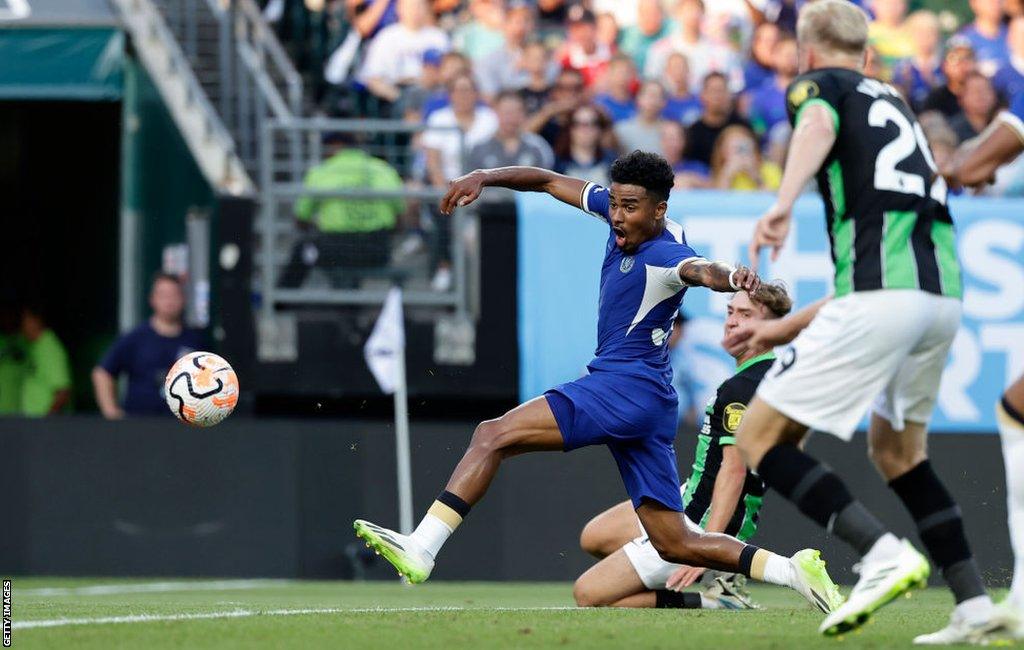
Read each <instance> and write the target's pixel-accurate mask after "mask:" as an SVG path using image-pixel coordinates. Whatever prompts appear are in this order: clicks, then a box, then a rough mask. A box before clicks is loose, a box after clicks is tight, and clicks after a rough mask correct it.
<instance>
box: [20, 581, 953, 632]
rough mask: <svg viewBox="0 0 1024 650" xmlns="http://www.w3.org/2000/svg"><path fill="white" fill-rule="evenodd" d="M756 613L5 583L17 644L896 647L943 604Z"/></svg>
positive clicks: (776, 595)
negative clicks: (853, 629) (863, 613)
mask: <svg viewBox="0 0 1024 650" xmlns="http://www.w3.org/2000/svg"><path fill="white" fill-rule="evenodd" d="M753 593H754V597H755V598H756V600H757V601H758V602H760V603H761V604H762V605H764V606H765V609H763V610H761V611H755V612H719V611H709V612H702V611H682V610H624V609H603V610H594V609H590V610H582V609H573V608H572V607H571V606H572V605H573V602H572V586H571V585H570V584H567V583H451V582H434V583H427V584H424V585H418V586H414V587H410V586H406V585H402V584H399V583H397V582H395V583H382V582H364V583H352V582H306V581H208V580H204V581H181V580H173V581H172V580H166V581H164V580H109V579H108V580H103V579H92V580H85V579H72V578H64V579H58V578H45V579H44V578H17V577H15V578H13V614H14V630H13V642H14V643H13V647H14V648H76V649H78V648H104V649H105V648H143V649H145V650H160V649H161V648H303V649H305V648H320V647H331V648H358V649H360V650H366V649H372V648H384V649H386V650H414V649H418V648H439V649H443V650H453V649H456V648H488V649H490V648H548V647H552V648H586V649H590V648H626V647H629V648H664V649H666V650H668V649H670V648H671V649H675V648H702V649H725V648H744V649H746V648H787V649H789V648H812V647H822V648H836V649H841V650H847V649H849V648H892V647H909V645H910V642H911V639H912V638H913V637H914V635H916V634H920V633H922V632H932V631H934V630H936V629H938V628H940V627H942V626H943V625H945V623H946V621H947V618H948V616H949V613H950V610H951V607H952V598H951V597H950V596H949V594H948V592H946V591H944V590H941V589H929V590H926V591H922V592H917V593H915V594H914V595H913V597H912V598H909V599H903V600H900V601H899V602H897V603H894V604H893V605H891V606H889V607H887V608H886V609H884V610H882V611H881V612H879V614H878V615H877V616H876V617H875V619H874V620H873V621H872V622H871V623H870V624H869V625H867V626H866V627H865V628H864V629H863V630H862V631H860V632H857V633H854V634H850V635H847V636H846V637H844V638H841V639H839V640H835V639H826V638H823V637H820V636H819V635H818V634H817V632H816V630H817V625H818V623H819V622H820V620H821V615H820V614H818V613H817V612H816V611H814V610H812V609H811V608H810V607H809V606H807V605H806V604H804V602H803V600H802V599H800V598H799V597H798V596H796V595H794V594H792V593H791V592H787V591H786V590H783V589H779V588H775V587H766V586H757V587H755V588H754V589H753Z"/></svg>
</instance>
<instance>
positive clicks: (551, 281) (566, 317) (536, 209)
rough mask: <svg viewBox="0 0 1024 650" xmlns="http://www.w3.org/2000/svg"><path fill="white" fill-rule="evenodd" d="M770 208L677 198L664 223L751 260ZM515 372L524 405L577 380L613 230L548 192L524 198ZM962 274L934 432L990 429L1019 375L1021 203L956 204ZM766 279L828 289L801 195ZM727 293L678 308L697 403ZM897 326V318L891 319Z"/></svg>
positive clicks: (813, 199) (1023, 306)
mask: <svg viewBox="0 0 1024 650" xmlns="http://www.w3.org/2000/svg"><path fill="white" fill-rule="evenodd" d="M772 200H773V197H772V195H768V194H758V193H747V194H743V193H720V192H686V193H682V192H676V193H675V194H674V196H673V198H672V200H671V201H670V202H669V216H670V218H672V219H674V220H676V221H678V222H680V223H681V224H683V227H684V228H685V230H686V237H687V240H688V241H689V244H690V245H691V246H692V247H693V248H694V249H695V250H697V252H698V253H700V254H702V255H704V256H705V257H708V258H713V259H719V260H725V261H728V262H733V263H740V262H742V263H749V260H747V253H746V247H747V243H748V241H749V237H750V234H751V232H752V231H753V227H754V222H755V221H756V219H757V217H758V216H759V215H760V214H761V212H762V211H763V210H764V209H765V208H767V207H768V206H769V205H770V204H771V202H772ZM517 201H518V206H517V207H518V212H519V217H518V233H519V234H518V237H519V242H518V245H519V246H518V249H519V357H520V365H519V368H520V370H519V376H520V397H521V398H522V399H523V400H526V399H529V398H532V397H535V396H537V395H540V394H542V393H543V392H544V391H545V390H546V389H547V388H549V387H551V386H553V385H555V384H558V383H561V382H564V381H569V380H572V379H574V378H576V377H579V376H580V375H582V374H583V373H584V372H586V364H587V363H588V362H589V361H590V359H591V358H592V356H593V352H594V347H595V342H596V332H597V297H598V282H599V279H600V269H601V260H602V256H603V252H604V244H605V242H606V241H607V236H608V229H607V226H605V225H603V224H602V223H601V222H600V221H598V220H597V219H594V218H593V217H591V216H588V215H586V214H585V213H583V212H581V211H579V210H576V209H574V208H571V207H569V206H567V205H564V204H561V203H559V202H558V201H556V200H555V199H552V198H551V197H549V196H547V195H544V194H526V193H523V194H519V195H518V197H517ZM950 205H951V209H952V211H953V215H954V220H955V223H956V227H957V240H958V247H959V251H960V261H961V264H962V266H963V275H964V320H963V325H962V326H961V329H960V332H959V334H958V335H957V339H956V341H955V342H954V344H953V348H952V350H951V352H950V357H949V362H948V365H947V367H946V372H945V374H944V375H943V381H942V389H941V391H940V394H939V399H938V405H937V408H936V411H935V417H934V419H933V422H932V428H933V429H934V430H936V431H985V430H991V431H995V418H994V414H993V410H992V409H993V405H994V404H995V402H996V400H997V399H998V398H999V395H1000V393H1001V392H1002V390H1003V388H1004V387H1005V386H1006V385H1007V384H1008V383H1009V382H1010V381H1011V380H1012V379H1014V378H1016V377H1017V376H1019V375H1020V374H1021V373H1022V372H1024V200H1012V199H980V198H962V197H958V198H953V199H951V204H950ZM764 263H765V266H763V267H762V269H761V273H762V275H763V276H764V277H766V278H771V279H781V280H783V281H784V282H786V284H787V285H788V286H789V288H790V290H791V291H792V292H793V295H794V298H795V300H796V305H797V306H798V307H799V306H803V305H806V304H808V303H810V302H813V301H814V300H816V299H818V298H820V297H822V296H824V295H826V294H827V293H828V292H830V291H831V285H832V262H831V258H830V257H829V251H828V241H827V238H826V236H825V228H824V212H823V207H822V203H821V199H820V198H819V197H818V196H817V195H816V194H814V195H806V196H804V197H801V199H800V200H799V201H798V203H797V206H796V209H795V211H794V223H793V229H792V232H791V234H790V239H789V242H788V243H787V246H786V248H785V250H784V252H783V254H782V255H781V256H780V258H779V260H778V261H777V262H776V263H774V264H772V263H771V262H770V261H768V260H767V256H765V260H764ZM727 300H728V294H715V293H712V292H710V291H707V290H704V289H692V290H690V291H689V292H688V293H687V294H686V299H685V300H684V302H683V311H684V312H685V313H686V315H687V316H688V317H689V318H690V319H691V320H690V321H689V322H688V323H687V326H686V329H685V332H684V345H686V350H685V352H686V357H687V360H688V361H687V365H688V367H689V368H690V369H691V370H690V373H691V375H692V378H693V380H694V381H695V382H696V384H697V398H698V399H699V401H697V404H702V403H703V400H704V399H706V397H707V396H710V395H711V394H712V393H713V391H714V389H715V388H716V387H717V385H718V384H719V383H720V382H721V381H722V380H723V379H725V378H726V377H727V376H728V375H729V374H731V372H732V368H733V366H734V364H733V361H732V359H731V358H730V357H729V356H728V355H727V354H726V353H725V352H724V351H723V350H722V349H721V347H720V341H721V339H722V326H723V321H724V318H725V308H726V303H727ZM892 317H893V318H899V314H892Z"/></svg>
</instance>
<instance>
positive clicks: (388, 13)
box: [345, 0, 398, 41]
mask: <svg viewBox="0 0 1024 650" xmlns="http://www.w3.org/2000/svg"><path fill="white" fill-rule="evenodd" d="M345 9H346V17H347V18H348V21H349V22H350V23H351V24H352V26H353V27H354V28H355V30H356V32H358V33H359V35H360V36H361V37H362V38H363V40H364V41H370V40H371V39H372V38H373V37H374V36H376V35H377V34H378V33H379V32H380V30H382V29H384V28H385V27H388V26H389V25H393V24H395V23H397V22H398V0H345Z"/></svg>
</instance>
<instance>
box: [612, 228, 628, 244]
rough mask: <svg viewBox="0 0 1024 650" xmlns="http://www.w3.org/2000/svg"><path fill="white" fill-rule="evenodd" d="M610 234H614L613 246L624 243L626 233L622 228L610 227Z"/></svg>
mask: <svg viewBox="0 0 1024 650" xmlns="http://www.w3.org/2000/svg"><path fill="white" fill-rule="evenodd" d="M612 232H613V233H615V245H616V246H622V245H623V244H625V243H626V232H625V231H624V230H623V229H622V228H618V227H614V226H613V227H612Z"/></svg>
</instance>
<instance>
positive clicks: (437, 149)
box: [420, 73, 498, 291]
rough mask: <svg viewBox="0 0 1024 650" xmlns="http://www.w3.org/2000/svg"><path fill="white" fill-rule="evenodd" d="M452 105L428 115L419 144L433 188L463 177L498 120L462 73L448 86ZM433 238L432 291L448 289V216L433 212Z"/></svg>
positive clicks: (449, 281)
mask: <svg viewBox="0 0 1024 650" xmlns="http://www.w3.org/2000/svg"><path fill="white" fill-rule="evenodd" d="M448 98H449V100H450V101H451V105H450V106H448V107H446V108H442V109H440V110H437V111H435V112H433V113H431V115H430V117H429V118H428V119H427V128H426V130H425V131H424V132H423V137H422V139H421V140H420V144H421V146H422V147H423V149H424V151H425V152H426V159H427V160H426V164H427V179H428V180H429V181H430V184H431V185H433V186H435V187H446V186H447V185H448V181H450V180H452V179H453V178H457V177H459V176H461V175H462V172H463V169H464V163H465V159H466V157H467V156H468V154H469V152H470V151H471V150H472V149H473V147H475V146H476V145H478V144H481V143H483V142H486V141H488V140H490V139H491V137H493V136H494V134H495V132H496V131H497V130H498V117H497V116H496V115H495V114H494V111H492V110H491V109H490V108H489V107H488V106H487V105H486V104H482V103H481V102H480V93H479V92H478V90H477V87H476V81H474V79H473V75H471V74H469V73H463V74H460V75H457V76H455V77H454V78H453V79H452V80H451V82H450V83H449V84H448ZM434 219H435V223H436V237H435V244H434V266H435V272H434V278H433V279H432V280H431V288H433V289H434V290H435V291H447V290H448V289H450V288H451V284H452V272H451V262H450V260H451V257H450V252H451V234H452V233H451V227H452V226H451V223H450V217H448V216H447V215H442V214H440V213H438V212H435V213H434Z"/></svg>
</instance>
